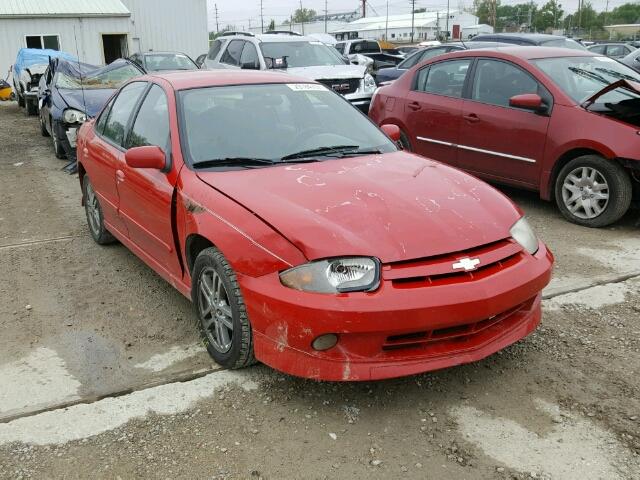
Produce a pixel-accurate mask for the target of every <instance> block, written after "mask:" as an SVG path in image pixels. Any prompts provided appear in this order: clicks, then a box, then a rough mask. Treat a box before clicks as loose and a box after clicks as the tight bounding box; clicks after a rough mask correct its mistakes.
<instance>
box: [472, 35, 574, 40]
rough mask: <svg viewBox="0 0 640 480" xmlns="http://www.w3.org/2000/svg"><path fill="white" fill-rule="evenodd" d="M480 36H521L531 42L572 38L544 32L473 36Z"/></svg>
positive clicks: (476, 37) (477, 36) (480, 36)
mask: <svg viewBox="0 0 640 480" xmlns="http://www.w3.org/2000/svg"><path fill="white" fill-rule="evenodd" d="M482 37H498V38H500V37H502V38H521V39H524V40H531V41H532V42H545V41H549V40H563V39H566V40H572V39H569V38H567V37H565V36H563V35H549V34H546V33H484V34H480V35H476V36H475V37H473V38H474V40H475V39H478V38H482ZM574 41H575V40H574Z"/></svg>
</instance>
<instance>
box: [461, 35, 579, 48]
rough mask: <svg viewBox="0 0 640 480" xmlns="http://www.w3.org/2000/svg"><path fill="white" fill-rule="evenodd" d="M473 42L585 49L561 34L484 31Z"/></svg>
mask: <svg viewBox="0 0 640 480" xmlns="http://www.w3.org/2000/svg"><path fill="white" fill-rule="evenodd" d="M473 41H474V42H500V43H511V44H513V45H529V46H531V45H537V46H540V47H560V48H572V49H574V50H586V49H585V47H584V46H583V45H581V44H580V43H578V42H576V41H575V40H573V39H571V38H567V37H563V36H562V35H547V34H545V33H486V34H480V35H476V36H475V37H473Z"/></svg>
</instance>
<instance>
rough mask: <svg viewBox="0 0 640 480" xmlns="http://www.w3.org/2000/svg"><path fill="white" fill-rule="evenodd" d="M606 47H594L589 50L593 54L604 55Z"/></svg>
mask: <svg viewBox="0 0 640 480" xmlns="http://www.w3.org/2000/svg"><path fill="white" fill-rule="evenodd" d="M606 47H607V46H606V45H596V46H595V47H591V48H590V49H589V50H591V51H592V52H593V53H601V54H604V49H605V48H606Z"/></svg>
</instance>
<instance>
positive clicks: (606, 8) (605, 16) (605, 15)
mask: <svg viewBox="0 0 640 480" xmlns="http://www.w3.org/2000/svg"><path fill="white" fill-rule="evenodd" d="M607 15H609V0H607V5H606V7H604V22H603V23H604V25H606V24H607ZM604 25H603V26H604ZM612 33H613V31H612V30H609V38H611V34H612Z"/></svg>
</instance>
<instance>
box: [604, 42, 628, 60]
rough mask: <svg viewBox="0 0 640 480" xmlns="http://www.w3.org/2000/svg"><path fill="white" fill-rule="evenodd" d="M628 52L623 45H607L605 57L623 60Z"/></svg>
mask: <svg viewBox="0 0 640 480" xmlns="http://www.w3.org/2000/svg"><path fill="white" fill-rule="evenodd" d="M628 53H629V52H628V51H627V49H626V48H625V46H624V45H607V56H608V57H611V58H624V57H625V56H627V54H628Z"/></svg>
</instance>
